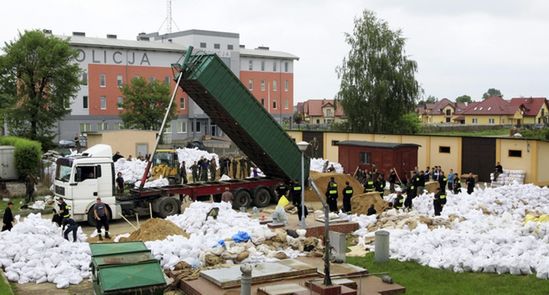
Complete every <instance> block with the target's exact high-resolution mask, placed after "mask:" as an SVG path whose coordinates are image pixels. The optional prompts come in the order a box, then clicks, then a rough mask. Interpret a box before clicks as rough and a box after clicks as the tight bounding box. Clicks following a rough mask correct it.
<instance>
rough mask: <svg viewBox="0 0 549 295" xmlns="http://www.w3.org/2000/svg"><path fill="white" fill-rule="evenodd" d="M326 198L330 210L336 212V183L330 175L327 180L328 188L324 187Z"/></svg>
mask: <svg viewBox="0 0 549 295" xmlns="http://www.w3.org/2000/svg"><path fill="white" fill-rule="evenodd" d="M326 199H327V201H328V202H327V203H328V206H329V207H330V212H337V211H338V210H337V183H336V182H335V179H334V178H333V177H330V182H328V188H326Z"/></svg>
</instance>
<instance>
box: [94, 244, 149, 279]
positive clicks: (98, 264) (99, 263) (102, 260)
mask: <svg viewBox="0 0 549 295" xmlns="http://www.w3.org/2000/svg"><path fill="white" fill-rule="evenodd" d="M141 262H158V260H156V259H155V258H154V257H153V256H152V254H151V252H150V251H149V250H147V251H143V252H132V253H122V254H116V255H103V256H96V257H92V261H91V271H92V278H93V280H96V279H97V277H98V275H97V271H98V270H99V269H101V268H103V267H106V266H112V265H125V264H135V263H141Z"/></svg>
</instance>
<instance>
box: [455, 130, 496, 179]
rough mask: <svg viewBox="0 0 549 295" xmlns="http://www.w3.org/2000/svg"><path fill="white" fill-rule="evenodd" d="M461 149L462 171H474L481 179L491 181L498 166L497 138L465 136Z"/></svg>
mask: <svg viewBox="0 0 549 295" xmlns="http://www.w3.org/2000/svg"><path fill="white" fill-rule="evenodd" d="M461 151H462V155H461V173H469V172H472V173H473V174H477V175H478V180H479V181H483V182H490V173H492V172H494V167H495V166H496V139H495V138H481V137H463V138H462V141H461Z"/></svg>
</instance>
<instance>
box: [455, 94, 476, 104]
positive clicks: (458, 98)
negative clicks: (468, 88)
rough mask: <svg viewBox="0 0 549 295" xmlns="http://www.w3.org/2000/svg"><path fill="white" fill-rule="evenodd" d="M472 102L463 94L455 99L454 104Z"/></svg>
mask: <svg viewBox="0 0 549 295" xmlns="http://www.w3.org/2000/svg"><path fill="white" fill-rule="evenodd" d="M472 101H473V100H472V99H471V97H470V96H469V95H467V94H464V95H462V96H458V97H457V98H456V103H457V102H462V103H471V102H472Z"/></svg>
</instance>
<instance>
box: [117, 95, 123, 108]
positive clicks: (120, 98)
mask: <svg viewBox="0 0 549 295" xmlns="http://www.w3.org/2000/svg"><path fill="white" fill-rule="evenodd" d="M123 105H124V99H123V98H122V96H119V97H118V98H117V99H116V106H117V107H118V109H119V110H121V109H122V107H123Z"/></svg>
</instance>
